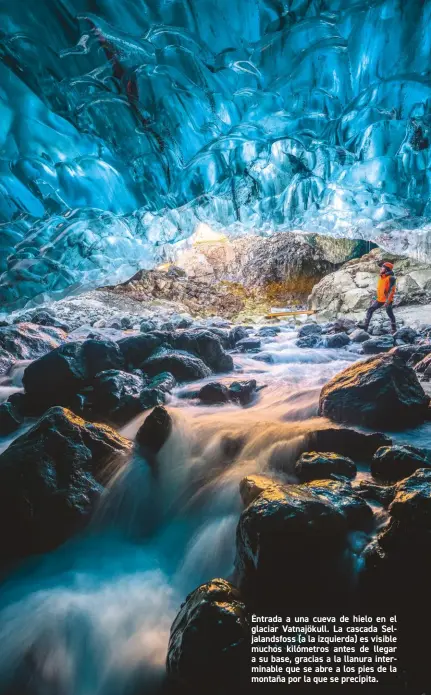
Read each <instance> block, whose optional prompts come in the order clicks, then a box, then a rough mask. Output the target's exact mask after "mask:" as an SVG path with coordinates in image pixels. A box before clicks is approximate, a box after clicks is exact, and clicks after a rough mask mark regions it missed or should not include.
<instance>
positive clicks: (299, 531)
mask: <svg viewBox="0 0 431 695" xmlns="http://www.w3.org/2000/svg"><path fill="white" fill-rule="evenodd" d="M122 301H123V300H122V298H121V299H118V295H116V294H115V293H110V292H109V291H105V292H101V293H98V292H95V293H91V294H90V295H86V296H82V297H80V298H76V299H71V300H66V301H65V302H59V303H57V304H55V305H52V306H51V307H45V308H43V309H42V308H39V309H33V310H30V311H28V312H25V313H24V314H21V315H16V316H15V317H12V318H11V319H9V320H8V321H7V325H5V326H3V327H0V347H1V349H2V365H3V377H2V383H1V386H0V394H1V398H2V403H1V405H0V429H1V438H0V448H1V450H2V452H3V453H1V454H0V500H1V504H0V519H1V525H0V528H1V529H2V533H1V535H0V551H1V552H0V558H1V572H2V575H3V591H2V602H1V608H0V610H1V614H0V623H1V625H2V627H1V628H0V637H1V640H2V644H6V643H7V645H8V646H7V648H6V649H4V650H3V651H2V657H1V660H0V683H2V687H3V692H5V693H8V695H9V694H11V693H13V694H14V695H18V693H19V695H30V694H31V695H39V694H40V695H44V694H45V693H46V692H55V693H71V692H73V693H74V695H84V694H85V693H88V692H90V693H96V692H97V693H101V694H103V695H110V693H112V692H113V690H112V688H113V687H114V691H115V693H116V695H123V694H124V695H126V693H127V694H129V693H136V695H138V693H139V694H140V693H143V692H146V693H147V692H159V691H160V692H161V689H163V688H167V692H169V693H171V692H172V693H177V692H181V693H183V692H184V693H190V694H191V693H201V692H203V691H205V692H214V693H219V692H220V693H221V692H226V689H227V688H228V686H227V683H229V688H231V689H233V690H235V689H236V690H238V688H245V687H246V685H245V683H246V681H247V673H248V667H247V664H246V660H247V644H248V616H249V614H250V611H253V610H254V611H269V610H274V609H275V607H277V610H278V612H279V611H280V609H281V608H280V606H281V607H282V609H283V610H284V611H287V612H289V611H291V610H293V609H294V611H295V612H296V613H298V611H299V610H300V609H301V610H303V611H304V612H307V611H308V612H312V611H322V610H324V611H325V614H328V611H329V612H331V611H335V612H337V611H339V610H350V609H352V610H353V609H354V610H355V611H359V610H361V609H362V608H363V607H364V606H366V609H367V610H372V609H373V607H374V609H376V610H377V609H378V610H379V611H380V612H383V613H384V612H385V611H386V610H392V608H393V607H394V606H396V610H397V612H398V613H399V615H400V619H402V620H404V622H405V625H406V629H409V616H411V615H412V612H413V613H414V611H416V610H421V611H422V613H423V614H424V615H425V613H424V611H425V610H426V606H425V604H424V594H423V592H425V591H426V590H427V582H428V581H429V579H430V578H431V567H430V566H429V562H428V559H427V557H428V555H429V550H431V548H429V534H430V531H431V525H430V524H431V507H430V500H431V478H430V476H431V420H430V406H429V395H427V393H426V390H427V388H428V386H429V379H430V376H431V374H430V355H431V340H430V334H431V327H430V325H426V324H419V323H418V322H416V324H415V328H412V327H411V326H409V325H407V324H404V325H402V326H400V330H399V332H398V334H397V335H395V336H392V335H389V332H388V330H387V326H386V325H385V324H384V323H382V322H381V321H380V320H379V318H376V320H375V322H374V324H373V325H372V327H371V331H370V334H365V333H364V331H361V330H360V329H358V328H357V327H356V326H355V325H354V322H353V321H351V320H349V319H340V318H339V319H336V320H333V321H321V320H320V321H315V320H306V317H305V316H303V317H302V318H297V319H296V320H293V319H291V320H280V321H271V322H270V321H264V320H263V319H261V320H259V321H256V322H254V323H251V324H248V325H245V324H232V323H231V322H229V321H228V320H226V319H223V318H218V319H217V318H207V319H199V320H198V319H196V318H193V317H192V316H190V315H189V314H188V313H187V312H186V311H183V310H182V309H184V307H181V306H178V305H172V304H170V305H169V304H167V303H163V302H162V303H159V304H154V305H151V304H148V303H147V304H145V305H142V304H141V303H139V302H136V301H134V300H133V299H128V300H127V303H124V304H123V303H122ZM23 319H25V321H24V320H23ZM407 568H408V571H407ZM413 577H414V579H413ZM317 578H318V580H317ZM388 584H389V585H390V591H388ZM292 597H294V604H292ZM323 607H324V609H323ZM29 616H31V620H29ZM84 645H85V648H84ZM412 645H413V646H412ZM419 648H420V645H418V643H417V642H415V641H414V640H412V641H411V644H409V645H408V648H407V647H406V648H405V649H404V651H403V652H402V660H403V661H402V664H403V672H402V678H403V679H404V680H403V682H404V683H406V684H407V685H406V687H407V688H410V689H409V690H408V692H409V693H410V692H411V693H413V692H416V691H415V688H416V686H418V687H422V683H423V678H424V674H423V673H421V672H420V670H419V671H418V670H417V669H416V668H413V664H414V663H416V661H415V659H417V653H416V652H415V651H414V650H417V649H419ZM89 664H91V668H90V670H89ZM11 665H12V667H11ZM244 678H245V680H244ZM241 691H242V690H241ZM163 692H165V691H163Z"/></svg>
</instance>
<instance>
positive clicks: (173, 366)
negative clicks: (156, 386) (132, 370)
mask: <svg viewBox="0 0 431 695" xmlns="http://www.w3.org/2000/svg"><path fill="white" fill-rule="evenodd" d="M142 367H143V369H144V370H145V372H146V373H147V374H149V375H150V376H156V375H157V374H160V372H170V373H171V374H172V375H173V376H174V377H175V379H177V380H178V381H198V380H199V379H205V377H208V376H210V375H211V370H210V369H209V367H207V366H206V364H204V362H203V361H202V360H201V359H199V357H194V355H190V354H188V353H187V352H184V351H182V350H170V349H169V348H159V350H157V351H156V352H155V353H153V354H152V355H151V357H149V358H148V359H146V360H145V361H144V362H143V364H142Z"/></svg>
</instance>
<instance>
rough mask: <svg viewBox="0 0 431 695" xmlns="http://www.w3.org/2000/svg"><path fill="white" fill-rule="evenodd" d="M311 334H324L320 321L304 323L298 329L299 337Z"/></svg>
mask: <svg viewBox="0 0 431 695" xmlns="http://www.w3.org/2000/svg"><path fill="white" fill-rule="evenodd" d="M309 335H322V326H320V325H319V324H318V323H304V325H303V326H301V328H300V329H299V331H298V338H305V337H307V336H309Z"/></svg>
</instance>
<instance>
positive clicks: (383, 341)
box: [362, 335, 394, 355]
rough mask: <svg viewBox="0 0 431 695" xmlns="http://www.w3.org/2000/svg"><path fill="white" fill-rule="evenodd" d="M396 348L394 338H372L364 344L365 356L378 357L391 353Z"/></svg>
mask: <svg viewBox="0 0 431 695" xmlns="http://www.w3.org/2000/svg"><path fill="white" fill-rule="evenodd" d="M393 347H394V339H393V337H392V336H389V335H388V336H382V337H380V338H370V339H369V340H365V341H364V342H363V343H362V350H363V353H364V355H378V354H379V353H381V352H389V350H391V349H392V348H393Z"/></svg>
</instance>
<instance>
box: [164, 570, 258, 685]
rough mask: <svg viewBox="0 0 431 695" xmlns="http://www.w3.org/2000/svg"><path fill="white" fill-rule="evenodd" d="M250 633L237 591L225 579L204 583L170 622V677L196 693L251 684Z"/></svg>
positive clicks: (245, 613) (168, 667) (168, 666)
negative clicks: (248, 682) (248, 677)
mask: <svg viewBox="0 0 431 695" xmlns="http://www.w3.org/2000/svg"><path fill="white" fill-rule="evenodd" d="M249 632H250V631H249V626H248V622H247V611H246V607H245V605H244V603H243V601H242V599H241V595H240V593H239V591H238V590H237V589H236V588H235V587H234V586H233V585H232V584H230V583H229V582H227V581H225V580H224V579H213V580H212V581H210V582H207V583H206V584H202V585H201V586H200V587H198V588H197V589H195V591H193V592H192V593H191V594H189V596H187V599H186V601H185V603H183V605H182V606H181V609H180V612H179V613H178V615H177V617H176V618H175V621H174V623H173V625H172V628H171V635H170V639H169V647H168V656H167V662H166V666H167V672H168V676H169V678H170V679H172V680H173V681H174V682H176V683H178V684H181V685H182V686H185V687H186V688H187V692H192V693H195V692H198V693H202V692H210V693H212V692H226V691H227V690H226V689H227V688H228V690H229V692H231V690H233V691H236V689H238V688H239V690H238V692H240V690H241V685H242V684H243V685H245V683H246V682H247V678H246V675H245V674H247V673H248V661H249V643H250V636H249ZM243 681H244V682H243ZM220 688H221V690H220Z"/></svg>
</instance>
